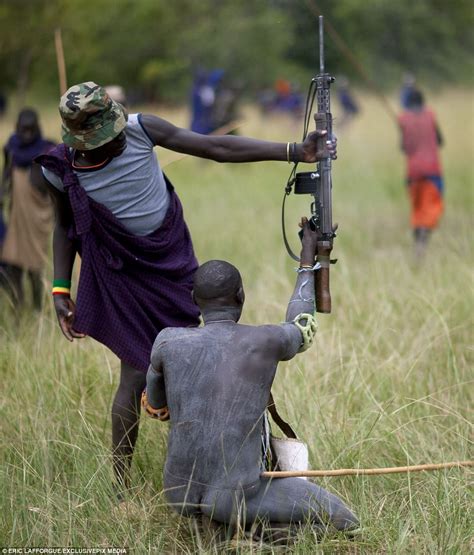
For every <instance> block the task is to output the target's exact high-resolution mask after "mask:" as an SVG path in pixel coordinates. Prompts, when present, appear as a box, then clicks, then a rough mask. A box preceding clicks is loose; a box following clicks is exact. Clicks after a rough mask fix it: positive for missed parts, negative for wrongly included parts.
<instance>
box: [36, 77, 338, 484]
mask: <svg viewBox="0 0 474 555" xmlns="http://www.w3.org/2000/svg"><path fill="white" fill-rule="evenodd" d="M59 112H60V114H61V118H62V122H63V124H62V137H63V141H64V144H62V145H60V146H59V147H57V148H56V149H55V150H54V151H53V152H52V153H50V155H48V156H41V157H39V159H38V162H39V164H41V166H42V168H43V169H42V174H41V172H37V179H38V180H39V181H40V182H42V183H46V184H47V185H48V186H49V189H50V191H51V193H52V195H53V197H54V199H55V204H56V213H57V217H56V228H55V231H54V238H53V255H54V283H53V296H54V306H55V309H56V313H57V316H58V320H59V324H60V326H61V330H62V332H63V334H64V335H65V336H66V338H67V339H68V340H69V341H73V340H74V339H76V338H82V337H84V336H85V335H89V336H91V337H93V338H94V339H96V340H97V341H100V342H101V343H102V344H104V345H106V346H107V347H109V348H110V349H111V350H112V351H113V352H114V353H115V354H116V355H117V356H118V357H119V359H120V361H121V375H120V385H119V388H118V391H117V394H116V396H115V399H114V402H113V406H112V441H113V454H114V470H115V474H116V478H117V482H118V485H119V486H120V487H121V488H123V487H125V488H126V487H128V485H129V478H128V470H129V467H130V463H131V458H132V454H133V449H134V446H135V442H136V438H137V434H138V424H139V407H140V395H141V392H142V390H143V389H144V387H145V382H146V371H147V369H148V365H149V360H150V353H151V348H152V345H153V341H154V339H155V338H156V335H157V334H158V332H159V331H160V330H162V329H163V328H166V327H176V326H178V327H195V326H197V325H198V324H199V310H198V308H197V306H196V305H195V304H194V303H193V301H192V298H191V289H192V282H193V276H194V273H195V271H196V269H197V267H198V264H197V261H196V258H195V256H194V252H193V246H192V242H191V237H190V235H189V231H188V228H187V226H186V224H185V222H184V219H183V211H182V207H181V203H180V201H179V199H178V196H177V195H176V193H175V191H174V189H173V186H172V185H171V183H170V182H169V181H168V179H167V178H166V176H165V175H164V174H163V172H162V170H161V168H160V165H159V162H158V160H157V158H156V156H155V154H154V152H153V147H155V146H157V145H159V146H162V147H165V148H168V149H171V150H175V151H177V152H182V153H186V154H190V155H194V156H199V157H202V158H208V159H211V160H215V161H218V162H252V161H253V162H256V161H260V160H282V161H289V162H291V161H296V160H298V161H302V162H315V161H316V160H319V159H320V158H323V157H325V156H326V157H327V156H328V155H331V156H335V143H331V142H330V143H329V144H327V143H326V141H325V140H324V137H323V135H322V134H320V133H317V132H313V133H311V134H309V135H308V137H307V138H306V140H305V141H304V143H299V144H296V143H292V144H290V143H277V142H269V141H260V140H256V139H249V138H245V137H235V136H205V135H200V134H198V133H194V132H192V131H189V130H186V129H181V128H178V127H175V126H174V125H172V124H171V123H169V122H167V121H165V120H163V119H161V118H159V117H156V116H153V115H146V114H133V115H132V114H131V115H127V113H126V112H125V110H124V108H123V107H122V106H121V105H120V104H118V103H117V102H115V101H113V100H112V99H111V98H110V97H109V96H108V95H107V93H106V91H105V90H104V88H103V87H101V86H99V85H97V84H96V83H93V82H87V83H81V84H79V85H74V86H73V87H71V88H70V89H69V90H68V91H67V92H66V93H65V94H64V95H63V96H62V97H61V101H60V104H59ZM76 253H79V255H80V256H81V261H82V263H81V271H80V277H79V283H78V291H77V299H76V303H74V302H73V300H72V299H71V297H70V287H71V275H72V268H73V264H74V259H75V257H76Z"/></svg>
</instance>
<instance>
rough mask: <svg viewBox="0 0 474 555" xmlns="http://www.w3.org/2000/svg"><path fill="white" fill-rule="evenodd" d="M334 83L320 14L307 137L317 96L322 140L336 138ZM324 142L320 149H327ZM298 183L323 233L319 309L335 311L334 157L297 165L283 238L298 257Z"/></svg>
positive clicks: (317, 280)
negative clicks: (293, 218)
mask: <svg viewBox="0 0 474 555" xmlns="http://www.w3.org/2000/svg"><path fill="white" fill-rule="evenodd" d="M333 82H334V77H332V76H331V75H329V73H326V72H325V68H324V39H323V16H320V17H319V73H318V75H317V76H316V77H314V78H313V79H312V81H311V85H310V88H309V91H308V96H307V99H306V110H305V122H304V136H303V139H304V138H305V137H306V135H307V133H308V126H309V119H310V116H311V111H312V107H313V103H314V98H315V96H316V100H317V108H318V109H317V113H316V114H314V119H315V122H316V129H317V130H318V131H326V132H327V133H326V135H325V136H324V137H322V138H321V139H319V140H321V141H322V142H324V141H326V140H328V143H330V140H331V139H332V115H331V103H330V90H329V89H330V86H331V83H333ZM324 148H325V145H324V144H322V145H320V147H319V148H318V150H324ZM293 185H294V188H295V194H297V195H302V194H311V195H313V197H314V200H313V202H312V203H311V216H310V218H309V222H310V225H311V227H312V229H313V230H316V231H318V232H319V235H320V238H319V240H318V251H317V252H318V254H317V258H316V262H317V267H318V268H319V269H318V270H317V272H316V275H315V290H316V291H315V292H316V310H317V312H324V313H329V312H331V293H330V290H329V266H330V263H331V260H330V255H331V250H332V244H333V238H334V237H335V236H336V234H335V229H334V228H333V224H332V179H331V157H330V156H329V157H327V158H324V159H323V160H321V161H319V162H318V163H317V166H316V170H315V171H311V172H300V173H296V164H295V166H294V168H293V171H292V173H291V175H290V178H289V180H288V184H287V187H286V190H285V197H284V200H283V210H282V224H283V240H284V242H285V246H286V248H287V250H288V253H289V254H290V256H291V257H292V258H294V259H295V260H299V259H298V257H297V256H296V255H295V254H294V253H293V251H292V250H291V248H290V246H289V244H288V241H287V238H286V233H285V225H284V206H285V199H286V196H288V195H289V194H290V193H291V189H292V187H293Z"/></svg>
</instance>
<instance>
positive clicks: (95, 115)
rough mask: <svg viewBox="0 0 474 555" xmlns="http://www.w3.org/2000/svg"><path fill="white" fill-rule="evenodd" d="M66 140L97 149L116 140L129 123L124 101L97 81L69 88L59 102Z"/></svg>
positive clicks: (81, 148) (74, 144) (84, 148)
mask: <svg viewBox="0 0 474 555" xmlns="http://www.w3.org/2000/svg"><path fill="white" fill-rule="evenodd" d="M59 113H60V114H61V118H62V120H63V124H62V138H63V142H64V144H66V145H68V146H71V147H73V148H77V149H78V150H93V149H94V148H98V147H100V146H102V145H105V144H106V143H108V142H110V141H112V140H113V139H115V137H117V135H118V134H119V133H120V132H121V131H123V129H124V128H125V126H126V124H127V113H126V111H125V109H124V108H123V106H122V105H120V104H119V103H118V102H115V101H114V100H112V99H111V98H110V96H109V95H108V94H107V91H106V90H105V88H104V87H101V86H100V85H97V84H96V83H94V82H93V81H87V82H86V83H80V84H79V85H74V86H72V87H71V88H69V89H68V90H67V91H66V92H65V93H64V94H63V96H62V97H61V100H60V102H59Z"/></svg>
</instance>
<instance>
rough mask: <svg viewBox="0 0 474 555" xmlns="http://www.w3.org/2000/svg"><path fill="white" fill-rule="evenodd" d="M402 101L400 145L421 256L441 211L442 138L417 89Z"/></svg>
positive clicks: (416, 246) (416, 254)
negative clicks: (439, 151) (404, 104)
mask: <svg viewBox="0 0 474 555" xmlns="http://www.w3.org/2000/svg"><path fill="white" fill-rule="evenodd" d="M406 103H407V108H406V110H404V111H403V112H402V114H401V115H400V116H399V123H400V129H401V132H402V144H401V148H402V150H403V152H404V153H405V155H406V162H407V168H406V172H407V181H408V191H409V194H410V200H411V225H412V228H413V233H414V239H415V256H416V257H417V258H421V257H422V256H423V254H424V253H425V250H426V245H427V243H428V240H429V237H430V234H431V232H432V231H433V229H435V228H436V227H437V225H438V222H439V219H440V217H441V214H442V213H443V179H442V169H441V162H440V159H439V153H438V150H439V149H438V147H439V146H441V145H442V144H443V138H442V135H441V131H440V129H439V127H438V125H437V123H436V119H435V115H434V113H433V112H432V110H430V109H428V108H425V105H424V98H423V95H422V93H421V92H420V91H419V90H417V89H413V90H412V91H411V92H410V93H409V94H408V96H407V99H406Z"/></svg>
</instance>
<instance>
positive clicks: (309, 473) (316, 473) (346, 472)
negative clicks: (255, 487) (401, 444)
mask: <svg viewBox="0 0 474 555" xmlns="http://www.w3.org/2000/svg"><path fill="white" fill-rule="evenodd" d="M464 466H474V461H455V462H447V463H438V464H416V465H413V466H392V467H387V468H339V469H337V470H287V471H284V470H280V471H278V470H272V471H268V472H262V474H261V476H262V478H298V477H305V478H313V477H321V476H361V475H366V476H367V475H369V476H373V475H377V474H396V473H399V472H420V471H423V470H425V471H427V470H441V469H443V468H455V467H464Z"/></svg>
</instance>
